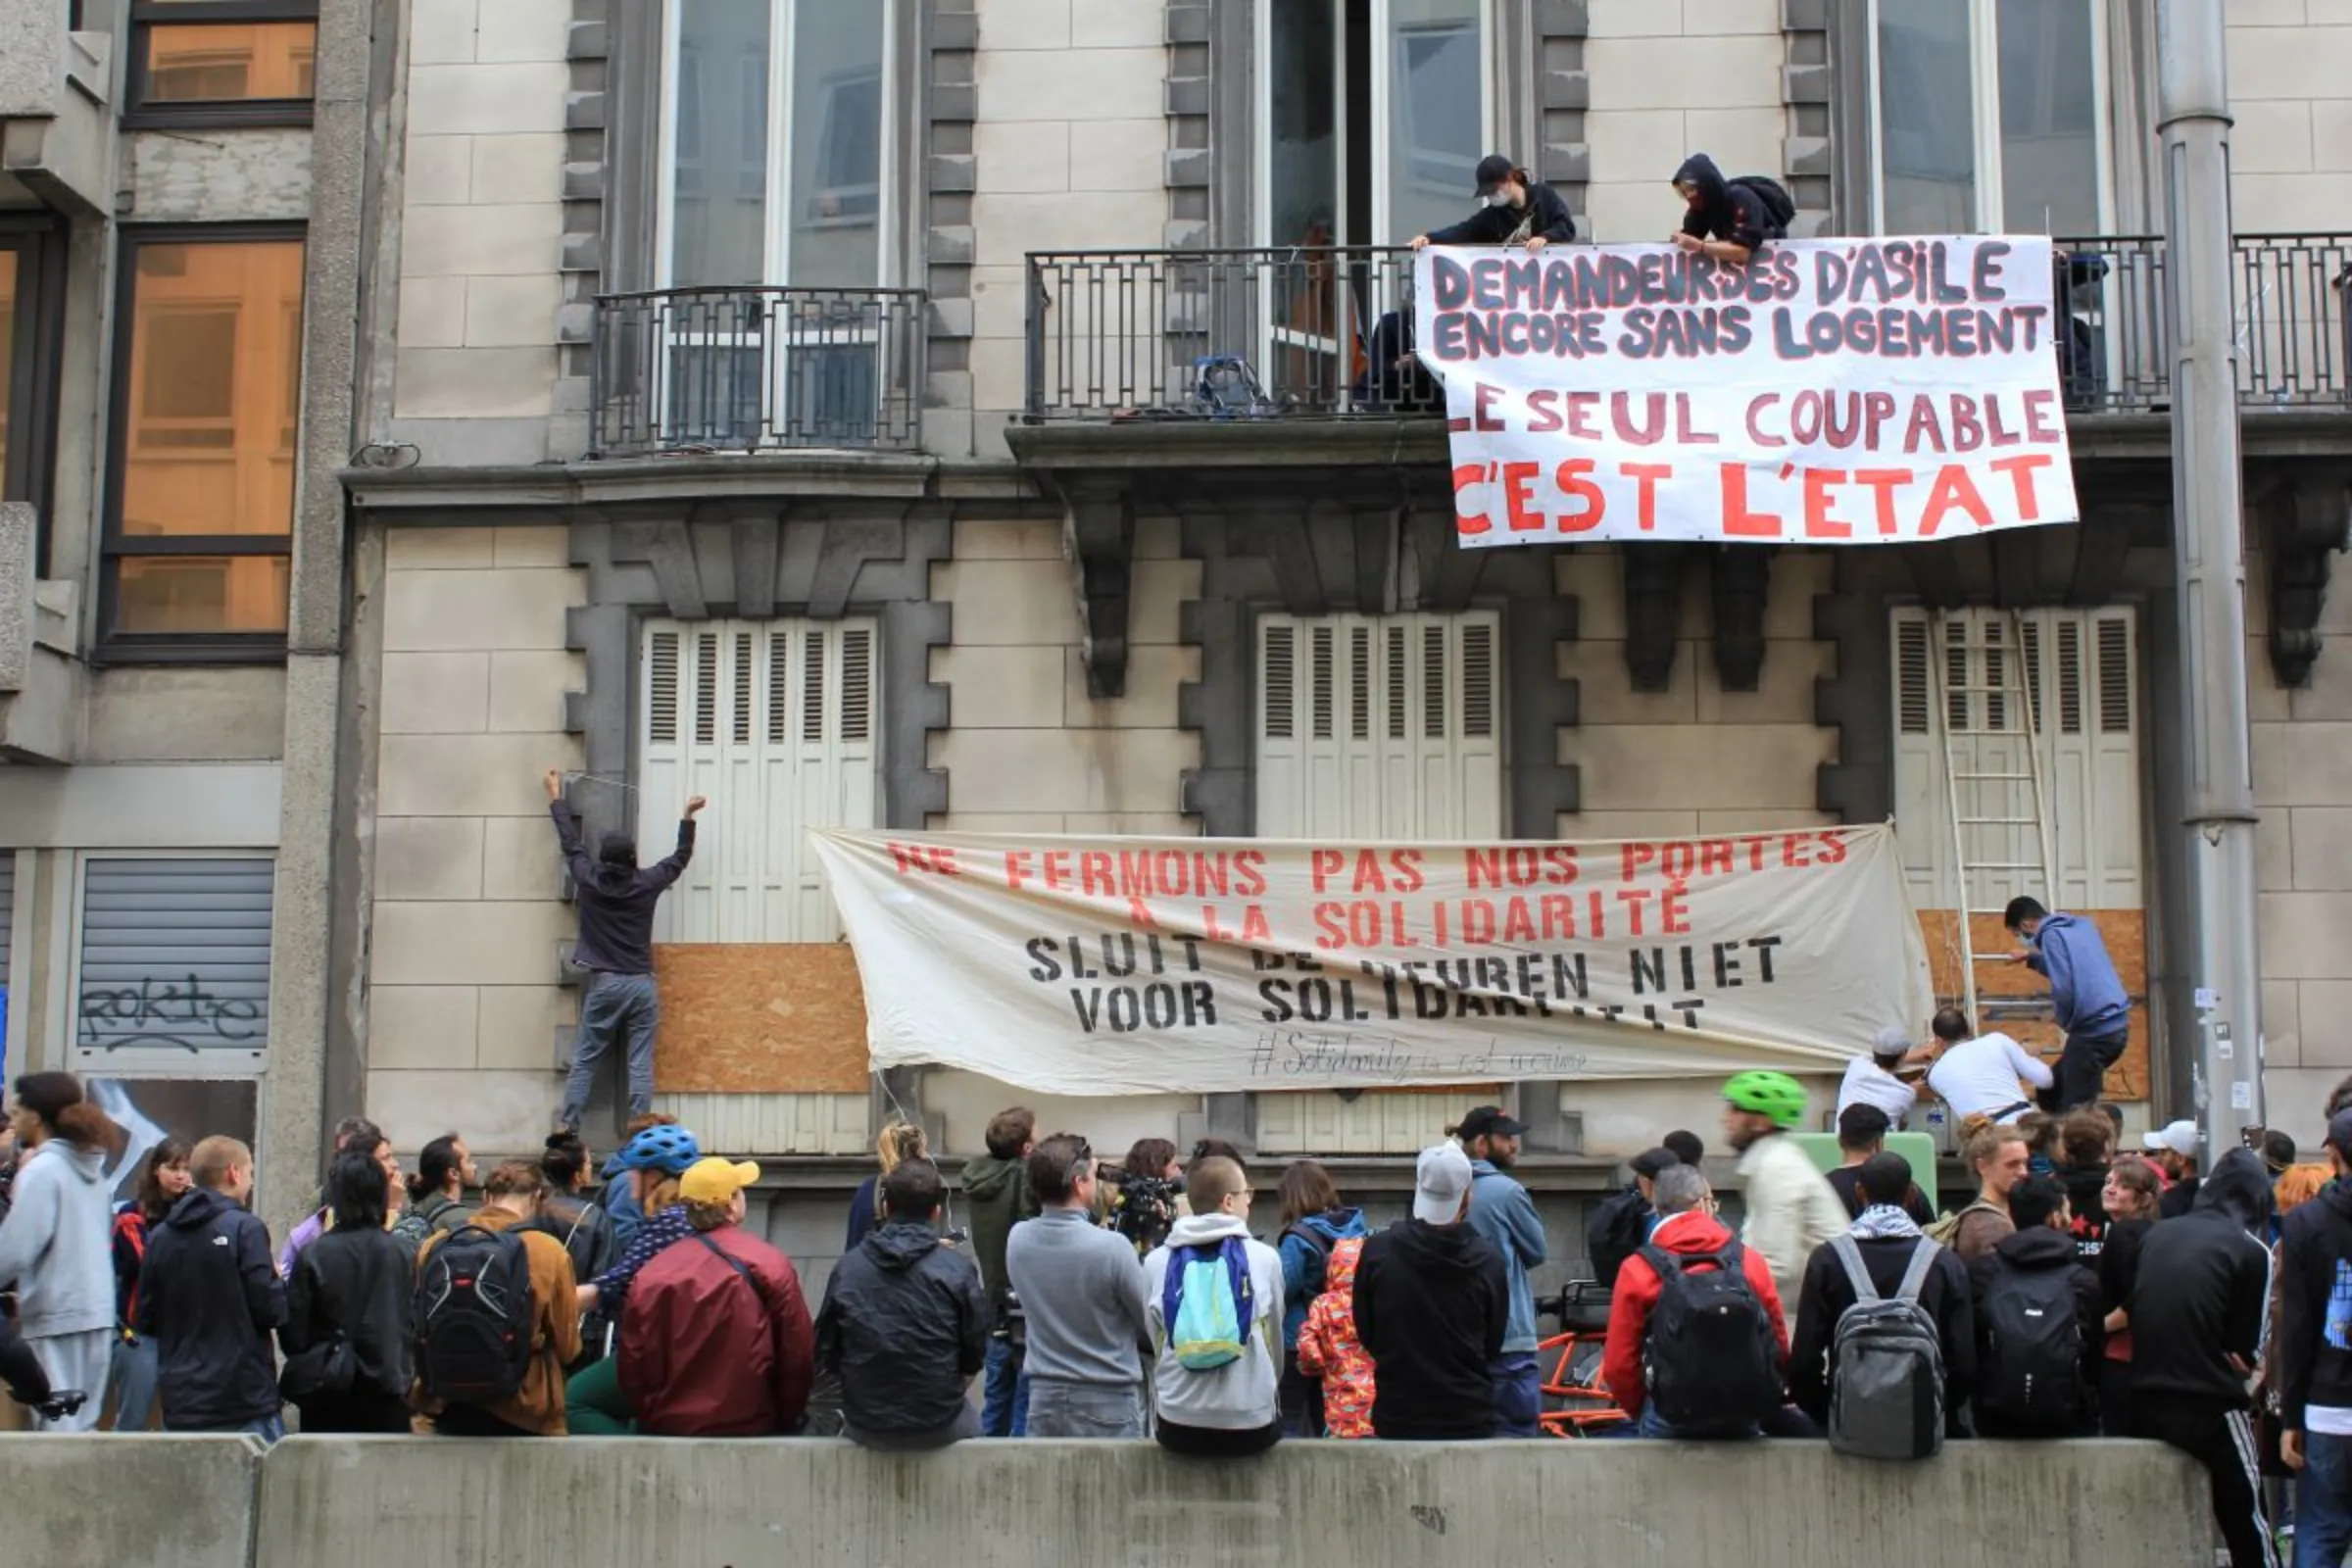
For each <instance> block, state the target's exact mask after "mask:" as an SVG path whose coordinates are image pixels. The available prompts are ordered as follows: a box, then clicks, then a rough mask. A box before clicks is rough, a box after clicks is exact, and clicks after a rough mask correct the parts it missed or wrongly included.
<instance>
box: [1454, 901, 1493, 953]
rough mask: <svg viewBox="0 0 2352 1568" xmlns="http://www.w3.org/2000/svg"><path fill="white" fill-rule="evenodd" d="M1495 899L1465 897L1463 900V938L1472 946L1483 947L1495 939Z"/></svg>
mask: <svg viewBox="0 0 2352 1568" xmlns="http://www.w3.org/2000/svg"><path fill="white" fill-rule="evenodd" d="M1462 940H1463V941H1464V942H1467V943H1469V944H1470V945H1471V946H1472V947H1478V948H1483V947H1487V946H1490V945H1492V944H1493V943H1494V941H1495V901H1494V900H1493V899H1464V900H1463V901H1462Z"/></svg>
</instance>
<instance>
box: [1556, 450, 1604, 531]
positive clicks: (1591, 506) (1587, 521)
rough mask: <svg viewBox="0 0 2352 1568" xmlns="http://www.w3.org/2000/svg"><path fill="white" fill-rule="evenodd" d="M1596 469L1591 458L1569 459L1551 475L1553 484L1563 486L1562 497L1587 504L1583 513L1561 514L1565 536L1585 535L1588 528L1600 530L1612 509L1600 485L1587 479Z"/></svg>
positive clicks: (1561, 526)
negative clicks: (1569, 534) (1609, 510)
mask: <svg viewBox="0 0 2352 1568" xmlns="http://www.w3.org/2000/svg"><path fill="white" fill-rule="evenodd" d="M1593 466H1594V465H1593V460H1592V459H1591V458H1570V459H1569V460H1568V461H1567V462H1565V463H1563V464H1561V465H1560V467H1559V471H1558V472H1557V473H1555V474H1553V475H1552V482H1553V483H1554V484H1556V485H1558V486H1559V487H1560V493H1561V494H1562V495H1565V496H1566V497H1568V499H1569V500H1571V501H1581V502H1583V503H1584V504H1585V510H1584V511H1583V512H1582V513H1581V514H1574V515H1572V514H1569V513H1565V512H1563V513H1561V514H1560V532H1562V533H1583V532H1584V531H1585V530H1586V529H1588V528H1597V527H1599V526H1600V519H1601V515H1602V514H1604V513H1606V512H1607V511H1608V509H1609V498H1608V497H1606V496H1604V495H1602V494H1601V493H1600V486H1598V485H1596V484H1594V483H1593V481H1592V480H1590V479H1588V478H1586V477H1585V475H1586V474H1588V473H1591V472H1592V471H1593Z"/></svg>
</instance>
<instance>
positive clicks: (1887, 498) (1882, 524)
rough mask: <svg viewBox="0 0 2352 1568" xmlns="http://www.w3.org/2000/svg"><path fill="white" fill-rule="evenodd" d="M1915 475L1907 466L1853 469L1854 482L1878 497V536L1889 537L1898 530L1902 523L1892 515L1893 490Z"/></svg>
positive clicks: (1907, 482)
mask: <svg viewBox="0 0 2352 1568" xmlns="http://www.w3.org/2000/svg"><path fill="white" fill-rule="evenodd" d="M1916 477H1917V475H1915V474H1914V473H1912V471H1911V470H1910V469H1909V468H1857V469H1855V470H1854V483H1856V484H1858V485H1860V486H1862V487H1863V488H1864V489H1866V490H1868V491H1870V492H1871V494H1872V495H1874V496H1876V497H1877V498H1878V510H1877V516H1878V524H1879V537H1880V538H1882V539H1891V538H1893V537H1894V536H1895V534H1896V532H1897V531H1899V530H1900V528H1901V526H1902V525H1901V524H1900V523H1899V522H1897V521H1896V520H1895V516H1894V492H1895V491H1896V490H1897V489H1898V488H1899V487H1901V486H1903V485H1907V484H1909V483H1910V482H1911V481H1912V480H1913V479H1914V478H1916Z"/></svg>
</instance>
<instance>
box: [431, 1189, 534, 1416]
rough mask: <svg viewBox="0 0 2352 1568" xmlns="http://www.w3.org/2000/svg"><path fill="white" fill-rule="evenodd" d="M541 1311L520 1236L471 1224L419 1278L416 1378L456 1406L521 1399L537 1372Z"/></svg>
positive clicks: (435, 1253) (453, 1236) (438, 1253)
mask: <svg viewBox="0 0 2352 1568" xmlns="http://www.w3.org/2000/svg"><path fill="white" fill-rule="evenodd" d="M537 1326H538V1314H537V1312H536V1311H535V1310H534V1308H533V1304H532V1301H531V1255H530V1252H529V1250H528V1249H527V1248H526V1247H525V1245H524V1243H523V1239H522V1238H521V1237H520V1236H516V1235H512V1234H509V1233H507V1232H504V1231H493V1230H488V1229H485V1228H484V1227H482V1226H480V1225H464V1226H461V1227H459V1228H458V1229H457V1230H454V1231H452V1232H450V1233H449V1237H448V1239H447V1240H446V1241H443V1242H442V1243H441V1244H440V1245H439V1246H437V1247H435V1248H434V1249H433V1250H432V1251H431V1252H430V1253H428V1254H427V1255H426V1257H425V1259H424V1261H423V1263H422V1264H421V1265H419V1267H418V1270H417V1380H418V1381H419V1382H421V1383H422V1384H423V1385H424V1391H425V1393H427V1394H429V1395H431V1396H432V1397H434V1398H436V1399H440V1400H442V1401H444V1402H446V1403H451V1404H487V1403H489V1402H491V1401H492V1400H496V1399H505V1398H511V1397H514V1396H515V1394H516V1393H518V1392H520V1390H521V1388H522V1380H523V1376H524V1374H525V1373H527V1372H528V1371H529V1370H530V1365H531V1350H532V1348H533V1347H532V1343H531V1342H532V1339H533V1337H534V1331H535V1330H536V1328H537Z"/></svg>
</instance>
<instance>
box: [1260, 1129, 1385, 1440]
mask: <svg viewBox="0 0 2352 1568" xmlns="http://www.w3.org/2000/svg"><path fill="white" fill-rule="evenodd" d="M1281 1223H1282V1229H1281V1233H1280V1236H1279V1238H1278V1241H1279V1245H1278V1247H1277V1249H1276V1250H1278V1251H1279V1252H1280V1253H1281V1254H1282V1299H1283V1302H1284V1305H1283V1311H1282V1435H1283V1436H1284V1437H1286V1438H1319V1437H1321V1436H1322V1435H1323V1384H1322V1381H1321V1380H1320V1379H1318V1378H1310V1377H1308V1376H1307V1375H1306V1374H1305V1373H1303V1372H1301V1371H1299V1330H1300V1329H1303V1328H1304V1327H1306V1314H1307V1311H1308V1309H1309V1308H1311V1307H1312V1306H1313V1305H1314V1304H1315V1298H1316V1297H1318V1296H1321V1295H1322V1294H1323V1283H1324V1274H1325V1270H1326V1269H1328V1268H1329V1266H1330V1264H1331V1250H1332V1249H1333V1248H1335V1247H1337V1246H1339V1245H1340V1243H1342V1242H1344V1241H1347V1240H1348V1239H1349V1238H1351V1237H1358V1236H1367V1235H1369V1234H1371V1233H1370V1232H1369V1231H1367V1230H1366V1229H1365V1228H1364V1211H1363V1210H1362V1209H1360V1208H1349V1207H1348V1206H1346V1205H1345V1204H1343V1203H1342V1202H1341V1201H1340V1190H1339V1188H1338V1187H1337V1186H1335V1185H1333V1183H1332V1179H1331V1173H1330V1172H1329V1171H1326V1170H1325V1169H1324V1168H1323V1167H1322V1166H1321V1165H1319V1164H1317V1163H1316V1162H1315V1161H1313V1160H1311V1159H1300V1160H1294V1161H1293V1162H1292V1163H1291V1166H1290V1168H1289V1169H1287V1170H1285V1171H1284V1172H1283V1173H1282V1222H1281Z"/></svg>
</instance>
